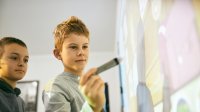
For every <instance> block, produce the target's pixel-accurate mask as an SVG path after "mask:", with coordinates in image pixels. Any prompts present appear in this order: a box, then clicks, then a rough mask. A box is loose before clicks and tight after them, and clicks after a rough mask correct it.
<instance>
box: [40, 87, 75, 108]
mask: <svg viewBox="0 0 200 112" xmlns="http://www.w3.org/2000/svg"><path fill="white" fill-rule="evenodd" d="M42 100H43V103H44V106H45V112H55V111H56V112H71V106H70V102H67V101H66V100H65V98H64V96H63V95H61V94H59V93H54V92H45V91H43V93H42Z"/></svg>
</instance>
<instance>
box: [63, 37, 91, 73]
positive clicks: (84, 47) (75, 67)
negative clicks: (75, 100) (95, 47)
mask: <svg viewBox="0 0 200 112" xmlns="http://www.w3.org/2000/svg"><path fill="white" fill-rule="evenodd" d="M88 55H89V40H88V38H86V37H85V36H84V35H77V34H70V35H69V37H68V38H66V39H65V40H64V42H63V46H62V51H61V52H60V56H61V60H62V62H63V64H64V67H65V71H68V72H72V73H79V72H82V71H83V69H84V67H85V65H86V64H87V61H88ZM77 75H79V74H77Z"/></svg>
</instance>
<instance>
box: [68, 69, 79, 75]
mask: <svg viewBox="0 0 200 112" xmlns="http://www.w3.org/2000/svg"><path fill="white" fill-rule="evenodd" d="M64 71H65V72H69V73H72V74H74V75H78V76H81V75H82V71H74V70H69V69H65V70H64Z"/></svg>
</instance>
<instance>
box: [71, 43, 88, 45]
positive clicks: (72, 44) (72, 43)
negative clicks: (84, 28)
mask: <svg viewBox="0 0 200 112" xmlns="http://www.w3.org/2000/svg"><path fill="white" fill-rule="evenodd" d="M86 44H89V43H83V45H86ZM69 45H78V44H76V43H70V44H69Z"/></svg>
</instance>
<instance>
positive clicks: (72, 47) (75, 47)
mask: <svg viewBox="0 0 200 112" xmlns="http://www.w3.org/2000/svg"><path fill="white" fill-rule="evenodd" d="M69 48H71V49H77V46H70V47H69Z"/></svg>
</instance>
